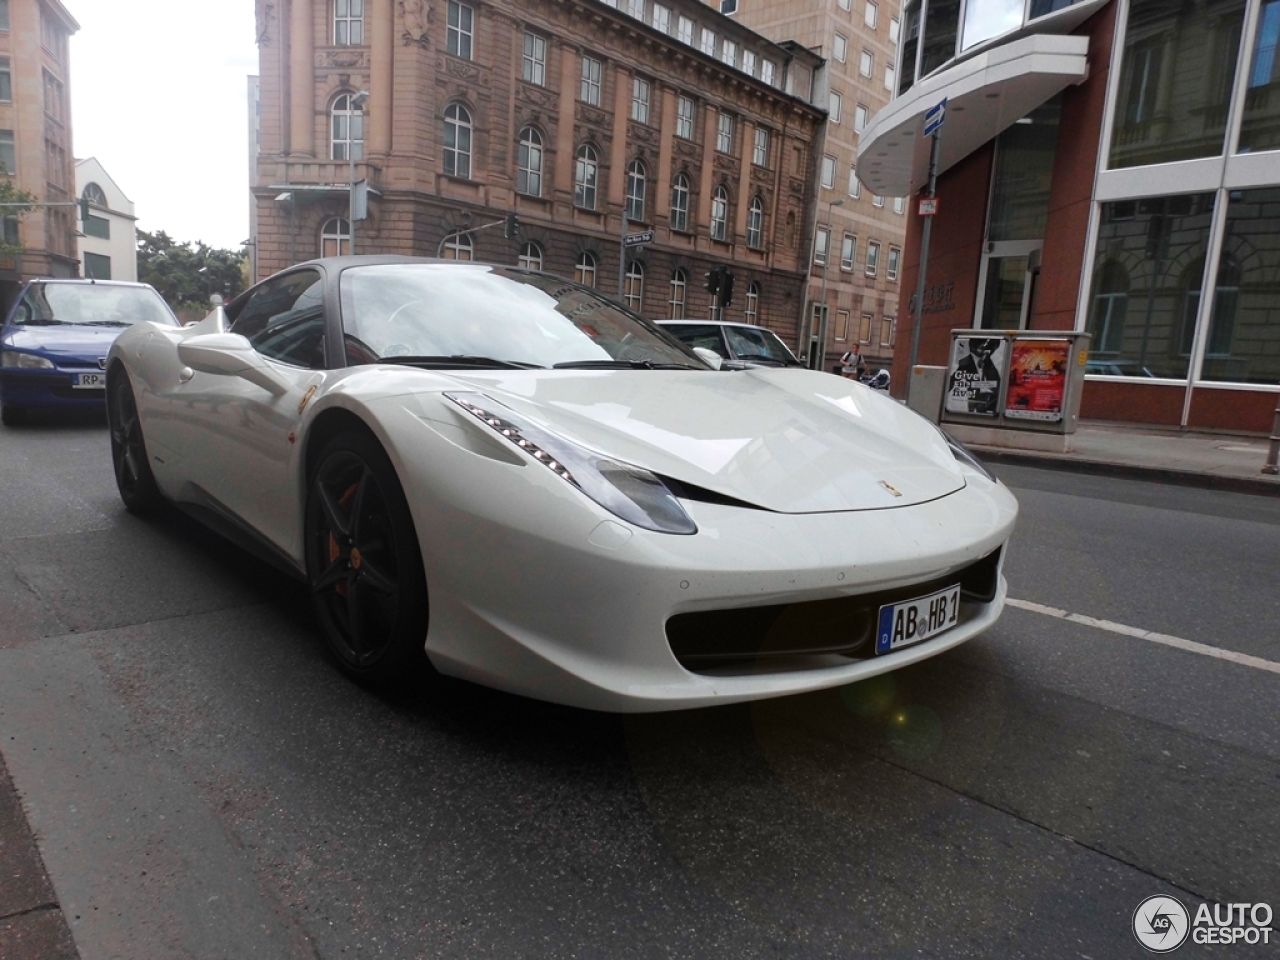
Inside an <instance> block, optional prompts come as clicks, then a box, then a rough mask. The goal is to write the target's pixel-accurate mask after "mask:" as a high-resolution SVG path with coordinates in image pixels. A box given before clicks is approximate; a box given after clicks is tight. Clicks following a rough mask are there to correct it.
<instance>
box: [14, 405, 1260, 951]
mask: <svg viewBox="0 0 1280 960" xmlns="http://www.w3.org/2000/svg"><path fill="white" fill-rule="evenodd" d="M999 473H1000V474H1001V476H1002V477H1003V479H1004V480H1005V481H1006V482H1007V483H1008V484H1009V485H1010V487H1012V488H1013V490H1014V492H1015V493H1016V494H1017V496H1018V498H1019V500H1020V502H1021V505H1022V511H1023V512H1022V516H1021V520H1020V526H1019V529H1018V533H1017V536H1016V539H1015V541H1014V543H1013V545H1012V548H1011V550H1010V554H1009V557H1008V562H1007V565H1006V573H1007V576H1008V579H1009V583H1010V595H1011V597H1013V598H1016V600H1018V601H1019V602H1020V604H1021V605H1020V606H1018V607H1011V608H1010V609H1008V610H1007V612H1006V613H1005V615H1004V617H1003V619H1002V620H1001V622H1000V623H999V625H998V626H997V628H996V629H994V630H992V631H991V632H990V633H989V634H987V635H986V636H984V637H982V638H979V639H978V640H975V641H974V642H972V643H969V644H967V645H965V646H963V647H961V648H959V649H958V650H956V651H954V652H952V653H950V654H947V655H944V656H942V657H938V658H936V659H933V660H930V661H927V662H925V663H924V664H922V665H918V666H916V667H913V668H910V669H907V670H904V671H901V672H899V673H897V674H894V675H890V676H887V677H884V678H878V679H875V680H872V681H868V682H866V683H863V684H859V685H857V686H853V687H848V688H845V689H842V690H838V691H831V692H827V693H822V694H817V695H811V696H803V697H794V698H789V699H785V700H778V701H770V702H766V703H758V704H754V705H750V706H741V707H731V708H724V709H715V710H703V711H697V712H690V713H677V714H669V715H663V716H645V717H632V718H620V717H615V716H608V715H601V714H593V713H587V712H582V711H576V710H570V709H566V708H561V707H556V706H548V705H545V704H539V703H535V702H531V701H526V700H521V699H519V698H515V697H511V696H507V695H504V694H499V693H495V692H492V691H487V690H483V689H480V688H476V687H473V686H470V685H468V684H464V683H460V682H456V681H444V682H442V683H440V684H438V685H437V686H436V687H435V688H434V689H432V690H430V691H428V692H425V693H422V694H420V695H413V696H409V695H400V696H386V695H377V694H374V693H370V692H367V691H365V690H362V689H360V688H357V687H355V686H353V685H352V684H350V683H349V682H347V681H346V680H344V679H343V678H342V677H341V676H340V675H339V674H338V673H337V672H336V671H335V670H334V669H333V668H332V667H331V666H330V665H329V663H328V662H327V661H326V659H325V656H324V654H323V652H322V650H321V647H320V643H319V641H318V638H317V636H316V633H315V630H314V629H313V625H312V622H311V620H310V616H309V611H308V607H307V600H306V596H305V593H304V591H303V590H302V588H301V587H299V586H298V585H296V584H294V583H293V582H292V581H290V580H288V579H286V578H284V577H282V576H280V575H279V574H277V573H275V572H274V571H273V570H271V569H270V568H268V567H266V566H264V565H262V564H260V563H259V562H258V561H256V560H254V559H253V558H251V557H249V556H247V555H246V554H243V553H241V552H240V551H238V550H237V549H236V548H234V547H232V546H230V545H228V544H226V543H224V542H222V541H220V540H219V539H218V538H217V537H216V536H214V535H212V534H210V533H207V532H205V531H204V530H202V529H201V528H200V527H198V526H196V525H195V524H193V523H192V522H190V521H187V520H185V519H184V518H182V517H180V516H177V515H173V516H168V517H164V518H162V519H159V520H156V521H149V522H147V521H142V520H139V519H136V518H134V517H132V516H130V515H128V514H126V513H125V512H124V511H123V509H122V507H121V506H120V504H119V501H118V499H117V498H116V494H115V491H114V487H113V482H112V477H111V471H110V466H109V457H108V444H107V437H106V432H105V430H104V428H103V426H102V425H101V424H100V423H99V422H97V421H96V420H93V419H90V420H88V421H85V420H79V421H72V422H66V421H49V420H45V421H41V422H38V423H36V424H33V425H32V426H29V427H26V428H23V429H17V430H14V429H11V430H6V431H4V432H3V433H2V434H0V754H2V755H3V760H4V763H5V765H6V766H7V768H8V772H9V775H10V776H11V778H12V781H13V784H14V786H15V787H16V789H17V792H18V794H19V795H20V796H21V798H22V802H23V805H24V807H25V810H26V812H27V814H28V817H29V820H30V822H31V825H32V828H33V830H34V832H35V835H36V837H37V838H38V843H39V851H40V854H41V855H42V857H43V861H44V865H45V867H46V868H47V870H48V874H49V877H50V879H51V881H52V893H51V894H47V895H46V896H47V897H52V898H53V899H52V900H50V901H49V902H48V903H47V904H45V906H46V907H47V909H45V910H44V914H45V915H46V917H47V916H49V915H52V916H54V917H55V918H56V915H57V909H55V907H56V908H60V910H61V915H62V916H63V917H65V919H66V923H67V924H68V926H69V929H70V930H71V931H72V934H73V935H74V939H75V945H76V947H77V948H78V951H79V954H80V956H81V957H83V958H84V960H98V958H111V960H114V958H128V960H152V958H166V960H167V958H189V957H192V958H235V960H250V958H264V960H280V958H295V957H296V958H302V957H306V958H312V960H314V958H317V957H318V958H324V960H333V958H338V957H344V956H345V957H356V956H360V957H367V958H368V957H388V958H390V957H394V958H416V957H430V958H453V957H457V958H463V957H465V958H488V957H492V958H511V957H521V958H526V957H527V958H569V957H579V958H601V960H604V958H607V960H622V958H633V957H634V958H649V957H675V958H702V957H707V958H718V957H730V956H732V957H736V958H777V957H787V958H791V957H796V958H810V957H814V958H816V957H869V958H871V957H874V958H899V957H900V958H907V957H911V958H916V957H945V958H959V957H1053V958H1059V957H1088V958H1093V960H1103V958H1108V960H1110V958H1123V957H1142V956H1147V954H1146V953H1144V952H1143V950H1142V948H1141V947H1140V946H1139V945H1138V943H1137V942H1136V940H1135V939H1134V936H1133V934H1132V932H1131V929H1130V924H1131V918H1132V916H1133V913H1134V910H1135V908H1136V907H1137V906H1138V904H1139V903H1140V901H1142V900H1143V899H1144V898H1146V897H1148V896H1151V895H1154V894H1162V893H1163V894H1171V895H1174V896H1176V897H1178V898H1180V899H1181V900H1182V901H1183V902H1184V903H1191V904H1194V903H1196V902H1199V901H1209V902H1223V903H1237V902H1247V903H1256V902H1268V903H1269V904H1271V905H1272V906H1273V907H1274V908H1276V909H1277V910H1280V720H1278V718H1280V673H1277V672H1274V671H1275V665H1276V664H1277V663H1278V662H1280V629H1277V624H1280V590H1277V589H1276V582H1275V581H1276V575H1277V572H1280V536H1277V533H1280V499H1269V498H1258V497H1248V496H1243V495H1236V494H1222V493H1211V492H1205V491H1199V490H1189V489H1184V488H1177V487H1164V486H1159V485H1155V484H1148V483H1138V482H1134V481H1125V480H1112V479H1102V478H1091V477H1083V476H1077V475H1069V474H1062V473H1053V472H1047V471H1041V470H1035V469H1029V468H1014V467H1002V468H999ZM1055 611H1056V612H1055ZM1065 614H1075V615H1080V616H1083V617H1090V618H1095V619H1097V620H1100V621H1107V623H1104V624H1101V625H1097V624H1093V623H1084V622H1077V621H1073V620H1070V619H1065V618H1064V616H1065ZM1117 624H1118V625H1121V626H1120V628H1119V629H1121V630H1123V629H1125V628H1135V630H1136V631H1152V632H1153V633H1154V634H1155V636H1134V635H1131V634H1132V633H1133V632H1135V630H1131V631H1130V633H1125V632H1116V631H1117V629H1118V628H1116V627H1115V626H1113V625H1117ZM1169 637H1172V638H1177V639H1179V640H1182V641H1189V642H1190V644H1189V645H1190V649H1181V648H1179V647H1176V646H1170V645H1169V640H1168V638H1169ZM1196 645H1199V646H1196ZM1218 651H1227V652H1229V653H1230V654H1232V655H1239V656H1236V657H1235V659H1222V658H1220V657H1217V656H1211V655H1208V654H1210V653H1214V652H1218ZM1268 665H1270V667H1268ZM3 813H4V811H3V809H0V815H3ZM11 815H12V812H11ZM30 882H31V883H34V882H35V881H34V880H32V881H30ZM23 895H24V894H23V891H22V890H21V889H18V890H16V892H15V883H14V882H13V881H10V882H9V884H8V886H7V887H6V885H5V882H4V881H0V918H6V917H7V919H0V937H2V935H3V931H4V929H5V927H6V924H7V925H8V928H9V930H10V933H12V930H13V929H14V928H15V924H17V923H19V921H20V920H22V918H21V917H18V918H15V917H14V916H13V914H15V913H16V912H17V910H16V908H15V904H17V903H19V901H21V898H22V896H23ZM26 895H27V896H28V899H30V898H31V897H34V898H35V899H39V897H38V896H36V895H35V894H34V893H31V892H30V890H28V891H27V894H26ZM6 898H7V900H8V903H7V904H6ZM15 898H16V899H15ZM1193 909H1194V907H1193ZM24 916H25V917H28V918H30V917H32V916H34V914H32V913H27V914H24ZM4 942H5V941H4V940H3V939H0V946H3V943H4ZM10 942H11V943H12V942H16V941H12V940H11V941H10ZM28 942H29V943H34V941H28ZM29 949H30V950H31V956H32V957H36V956H43V954H39V955H38V954H37V953H36V952H35V947H30V948H29ZM1275 950H1276V948H1275V946H1274V945H1273V946H1271V947H1270V948H1266V949H1264V948H1262V947H1249V946H1247V945H1244V944H1239V945H1235V946H1230V947H1225V946H1218V947H1206V946H1198V945H1195V944H1192V943H1188V944H1187V945H1186V946H1184V947H1182V948H1181V949H1180V950H1179V951H1178V952H1177V956H1178V957H1197V956H1224V957H1228V956H1229V957H1248V956H1264V955H1265V956H1274V955H1275ZM2 953H4V950H3V949H0V954H2ZM16 960H27V958H26V957H17V958H16Z"/></svg>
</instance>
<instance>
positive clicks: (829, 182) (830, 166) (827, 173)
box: [822, 154, 836, 190]
mask: <svg viewBox="0 0 1280 960" xmlns="http://www.w3.org/2000/svg"><path fill="white" fill-rule="evenodd" d="M822 185H823V186H824V187H826V188H827V189H828V190H834V189H835V185H836V158H835V157H833V156H831V155H830V154H827V156H825V157H823V158H822Z"/></svg>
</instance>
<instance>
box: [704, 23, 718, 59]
mask: <svg viewBox="0 0 1280 960" xmlns="http://www.w3.org/2000/svg"><path fill="white" fill-rule="evenodd" d="M702 52H703V53H705V54H706V55H707V56H708V57H714V56H715V55H716V34H715V31H714V30H708V29H707V28H706V27H703V28H702Z"/></svg>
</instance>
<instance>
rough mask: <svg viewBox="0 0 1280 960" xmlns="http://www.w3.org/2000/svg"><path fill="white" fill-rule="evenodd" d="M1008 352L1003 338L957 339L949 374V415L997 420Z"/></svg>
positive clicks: (947, 407) (954, 344) (946, 404)
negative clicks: (1002, 375) (960, 414)
mask: <svg viewBox="0 0 1280 960" xmlns="http://www.w3.org/2000/svg"><path fill="white" fill-rule="evenodd" d="M1007 349H1008V345H1007V344H1006V343H1005V341H1004V340H1003V339H1002V338H1001V337H957V338H956V339H955V341H954V343H953V344H952V348H951V367H950V368H949V370H948V372H947V396H946V401H945V406H946V409H947V412H948V413H968V414H973V415H975V416H979V417H994V416H995V415H996V414H997V413H999V412H1000V411H999V409H998V406H999V403H1000V371H1001V370H1002V369H1003V368H1004V358H1005V351H1006V350H1007Z"/></svg>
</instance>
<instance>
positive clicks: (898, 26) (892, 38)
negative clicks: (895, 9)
mask: <svg viewBox="0 0 1280 960" xmlns="http://www.w3.org/2000/svg"><path fill="white" fill-rule="evenodd" d="M901 30H902V21H901V20H899V19H898V18H897V17H894V18H892V19H891V20H890V21H889V42H890V43H897V42H898V34H899V32H900V31H901Z"/></svg>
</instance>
